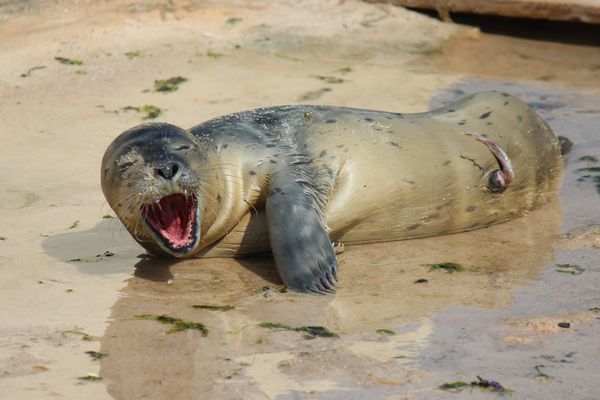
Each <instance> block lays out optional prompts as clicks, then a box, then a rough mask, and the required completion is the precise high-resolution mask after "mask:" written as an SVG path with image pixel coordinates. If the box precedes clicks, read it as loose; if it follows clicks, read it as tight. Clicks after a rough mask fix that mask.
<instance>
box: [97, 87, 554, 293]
mask: <svg viewBox="0 0 600 400" xmlns="http://www.w3.org/2000/svg"><path fill="white" fill-rule="evenodd" d="M562 164H563V163H562V156H561V154H560V145H559V142H558V139H557V137H556V136H555V135H554V133H553V132H552V130H551V129H550V128H549V127H548V125H547V124H546V123H545V122H544V121H543V120H542V119H541V118H540V117H539V116H538V115H537V114H536V113H535V112H534V111H533V110H532V109H530V108H529V107H528V106H527V105H526V104H525V103H523V102H522V101H521V100H519V99H517V98H515V97H512V96H510V95H508V94H506V93H498V92H483V93H477V94H474V95H470V96H467V97H465V98H463V99H461V100H459V101H457V102H454V103H452V104H449V105H447V106H445V107H443V108H440V109H437V110H434V111H430V112H426V113H419V114H401V113H394V112H382V111H373V110H362V109H353V108H345V107H329V106H311V105H294V106H279V107H271V108H261V109H256V110H250V111H244V112H239V113H234V114H230V115H225V116H222V117H218V118H215V119H212V120H209V121H207V122H204V123H201V124H200V125H197V126H195V127H193V128H191V129H183V128H179V127H177V126H174V125H171V124H167V123H152V124H143V125H140V126H137V127H134V128H132V129H129V130H127V131H125V132H123V133H122V134H121V135H120V136H118V137H117V138H116V139H115V140H114V141H113V142H112V144H110V146H109V147H108V149H107V150H106V153H105V155H104V158H103V160H102V169H101V181H102V190H103V192H104V195H105V197H106V199H107V201H108V203H109V205H110V206H111V207H112V208H113V210H114V211H115V213H116V214H117V216H118V217H119V218H120V219H121V221H122V222H123V224H124V225H125V227H126V228H127V229H128V231H129V232H130V233H131V235H132V236H133V237H134V238H135V240H136V241H137V242H138V243H139V244H141V245H142V246H143V247H145V248H146V249H147V250H148V251H149V252H150V253H152V254H155V255H159V256H170V257H192V256H195V257H224V256H229V257H232V256H233V257H235V256H242V255H245V254H249V253H258V252H266V251H269V250H270V251H271V252H272V254H273V258H274V261H275V265H276V268H277V270H278V272H279V274H280V275H281V278H282V280H283V282H284V283H285V284H286V285H287V286H288V287H290V288H292V289H294V290H297V291H302V292H316V293H323V292H332V291H334V288H335V283H336V281H337V262H336V255H335V249H334V246H333V245H332V241H334V242H341V243H343V244H346V245H353V244H360V243H370V242H381V241H392V240H401V239H410V238H418V237H427V236H434V235H442V234H449V233H454V232H460V231H466V230H471V229H476V228H481V227H486V226H489V225H491V224H496V223H500V222H503V221H507V220H509V219H512V218H516V217H518V216H521V215H524V214H525V213H527V211H528V210H531V209H533V208H536V207H538V206H540V205H542V204H544V203H545V202H546V200H547V199H548V198H549V197H550V196H551V195H552V194H553V193H554V192H555V191H556V190H557V187H558V184H559V181H560V177H561V172H562Z"/></svg>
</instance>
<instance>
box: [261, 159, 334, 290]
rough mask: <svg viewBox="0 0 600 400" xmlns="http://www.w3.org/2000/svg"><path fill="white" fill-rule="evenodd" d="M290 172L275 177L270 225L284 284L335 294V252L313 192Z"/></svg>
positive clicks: (271, 239)
mask: <svg viewBox="0 0 600 400" xmlns="http://www.w3.org/2000/svg"><path fill="white" fill-rule="evenodd" d="M295 178H296V177H295V176H294V174H293V173H290V172H289V171H279V172H278V173H276V174H275V175H274V176H272V179H271V184H270V189H269V195H268V198H267V204H266V211H267V226H268V229H269V240H270V242H271V251H272V252H273V258H274V259H275V266H276V267H277V270H278V271H279V274H280V275H281V279H282V280H283V283H285V284H286V285H287V286H288V287H289V288H291V289H293V290H296V291H299V292H313V293H327V292H328V293H332V292H334V291H335V283H336V280H337V262H336V258H335V251H334V249H333V246H332V244H331V241H330V239H329V235H328V234H327V230H326V228H325V226H324V223H323V221H322V219H321V217H320V214H319V207H318V203H317V201H316V199H315V198H314V194H313V191H312V190H310V189H309V188H305V187H304V186H305V185H307V183H300V182H304V181H303V180H301V179H295Z"/></svg>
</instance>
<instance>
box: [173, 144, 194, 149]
mask: <svg viewBox="0 0 600 400" xmlns="http://www.w3.org/2000/svg"><path fill="white" fill-rule="evenodd" d="M189 148H190V146H188V145H187V144H184V145H181V146H179V147H177V148H176V149H175V150H188V149H189Z"/></svg>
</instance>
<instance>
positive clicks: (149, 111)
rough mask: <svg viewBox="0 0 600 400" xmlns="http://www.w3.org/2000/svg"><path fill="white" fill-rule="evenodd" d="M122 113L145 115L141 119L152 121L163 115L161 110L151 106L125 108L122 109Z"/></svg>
mask: <svg viewBox="0 0 600 400" xmlns="http://www.w3.org/2000/svg"><path fill="white" fill-rule="evenodd" d="M123 111H137V112H141V113H146V115H145V116H144V117H142V119H154V118H156V117H158V116H159V115H161V114H162V113H163V110H162V108H160V107H157V106H154V105H152V104H144V105H143V106H141V107H133V106H127V107H123Z"/></svg>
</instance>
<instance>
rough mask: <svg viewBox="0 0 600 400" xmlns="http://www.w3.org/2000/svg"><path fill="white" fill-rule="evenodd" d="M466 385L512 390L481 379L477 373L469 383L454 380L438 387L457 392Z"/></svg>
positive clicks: (495, 390)
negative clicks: (475, 378) (474, 379)
mask: <svg viewBox="0 0 600 400" xmlns="http://www.w3.org/2000/svg"><path fill="white" fill-rule="evenodd" d="M466 387H479V388H482V389H490V390H491V391H492V392H497V393H510V392H512V391H511V390H510V389H507V388H505V387H504V386H502V385H501V384H500V383H499V382H496V381H489V380H487V379H483V378H482V377H480V376H479V375H477V380H476V381H472V382H471V383H467V382H464V381H455V382H447V383H443V384H441V385H439V386H438V388H439V389H442V390H446V391H451V392H455V393H458V392H459V391H461V390H462V389H464V388H466Z"/></svg>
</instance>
